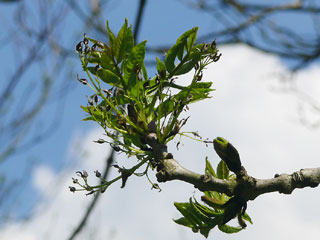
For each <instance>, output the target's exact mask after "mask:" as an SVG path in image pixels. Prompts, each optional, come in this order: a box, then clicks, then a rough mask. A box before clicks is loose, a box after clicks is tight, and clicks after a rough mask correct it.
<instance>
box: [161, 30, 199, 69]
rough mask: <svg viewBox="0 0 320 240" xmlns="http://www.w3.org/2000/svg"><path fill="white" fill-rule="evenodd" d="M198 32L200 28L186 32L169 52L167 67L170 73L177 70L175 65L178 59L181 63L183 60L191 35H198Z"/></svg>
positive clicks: (166, 60) (166, 59)
mask: <svg viewBox="0 0 320 240" xmlns="http://www.w3.org/2000/svg"><path fill="white" fill-rule="evenodd" d="M197 31H198V28H192V29H191V30H188V31H186V32H185V33H183V34H182V35H181V36H180V37H179V38H178V40H177V41H176V43H175V44H174V45H173V46H172V47H171V48H170V49H169V50H168V52H167V55H166V58H165V65H166V68H167V71H168V72H169V73H172V72H173V71H174V70H175V64H174V62H175V59H176V58H178V59H179V60H180V61H181V60H182V58H183V52H184V48H185V47H186V46H187V40H188V37H189V36H190V35H191V34H193V33H196V32H197ZM192 41H193V40H191V42H192ZM187 60H188V59H187Z"/></svg>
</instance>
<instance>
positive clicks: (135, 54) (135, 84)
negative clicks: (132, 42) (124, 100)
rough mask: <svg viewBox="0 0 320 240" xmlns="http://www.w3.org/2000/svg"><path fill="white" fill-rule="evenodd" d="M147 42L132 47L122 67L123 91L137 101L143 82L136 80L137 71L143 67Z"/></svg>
mask: <svg viewBox="0 0 320 240" xmlns="http://www.w3.org/2000/svg"><path fill="white" fill-rule="evenodd" d="M146 43H147V41H143V42H141V43H139V44H138V45H136V46H134V47H133V49H132V51H131V53H130V55H129V56H128V60H127V61H126V62H125V67H124V77H123V79H124V83H125V86H124V88H125V90H126V91H129V92H130V94H131V95H132V97H134V98H135V99H137V98H138V97H139V96H140V93H141V91H142V86H143V82H142V81H140V80H138V77H137V76H138V71H141V70H142V69H141V68H142V67H143V65H144V62H143V61H144V57H145V52H146V49H145V46H146Z"/></svg>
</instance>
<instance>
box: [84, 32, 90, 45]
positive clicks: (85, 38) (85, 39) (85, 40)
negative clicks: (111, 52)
mask: <svg viewBox="0 0 320 240" xmlns="http://www.w3.org/2000/svg"><path fill="white" fill-rule="evenodd" d="M83 43H84V44H85V45H87V44H88V43H89V40H88V38H87V37H86V33H84V34H83Z"/></svg>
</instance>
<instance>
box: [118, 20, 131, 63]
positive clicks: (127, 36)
mask: <svg viewBox="0 0 320 240" xmlns="http://www.w3.org/2000/svg"><path fill="white" fill-rule="evenodd" d="M116 42H117V46H118V48H117V49H118V52H117V54H116V60H117V62H118V63H119V62H121V61H122V60H123V59H124V58H125V56H126V55H128V54H129V53H130V52H131V50H132V48H133V46H134V40H133V35H132V27H131V26H130V27H129V28H128V20H127V19H125V23H124V24H123V26H122V27H121V29H120V31H119V33H118V35H117V41H116Z"/></svg>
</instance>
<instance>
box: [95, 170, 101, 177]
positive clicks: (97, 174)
mask: <svg viewBox="0 0 320 240" xmlns="http://www.w3.org/2000/svg"><path fill="white" fill-rule="evenodd" d="M94 173H95V174H96V177H98V178H99V177H101V173H100V172H99V171H98V170H96V171H94Z"/></svg>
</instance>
